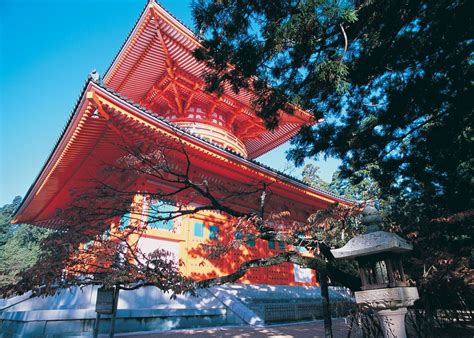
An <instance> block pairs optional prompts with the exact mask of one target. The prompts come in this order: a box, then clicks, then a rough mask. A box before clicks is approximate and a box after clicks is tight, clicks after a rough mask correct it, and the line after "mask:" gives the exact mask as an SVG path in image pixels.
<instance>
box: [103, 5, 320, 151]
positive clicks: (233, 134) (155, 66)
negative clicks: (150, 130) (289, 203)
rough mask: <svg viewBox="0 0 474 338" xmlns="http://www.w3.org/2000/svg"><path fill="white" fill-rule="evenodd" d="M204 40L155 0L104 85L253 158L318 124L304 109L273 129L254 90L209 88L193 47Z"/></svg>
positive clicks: (117, 59) (139, 21) (128, 40)
mask: <svg viewBox="0 0 474 338" xmlns="http://www.w3.org/2000/svg"><path fill="white" fill-rule="evenodd" d="M200 46H201V44H200V42H199V39H198V38H197V37H196V36H195V35H194V34H193V32H192V31H191V30H190V29H189V28H187V27H186V26H185V25H183V24H182V23H181V22H179V21H178V20H177V19H176V18H175V17H173V16H172V15H171V14H170V13H168V12H167V11H166V10H165V9H164V8H163V7H161V6H159V5H158V4H156V3H155V2H154V1H151V2H150V3H149V4H148V5H147V7H146V8H145V9H144V11H143V12H142V14H141V16H140V18H139V20H138V21H137V23H136V25H135V27H134V28H133V30H132V32H131V33H130V35H129V37H128V39H127V40H126V42H125V43H124V45H123V46H122V48H121V50H120V52H119V53H118V55H117V56H116V58H115V60H114V62H113V63H112V65H111V66H110V68H109V70H108V71H107V73H106V74H105V76H104V79H103V81H104V84H105V85H106V86H108V87H110V88H112V89H113V90H114V91H116V92H118V93H120V94H121V95H123V96H126V97H127V98H129V99H130V100H132V101H133V102H135V103H138V104H140V105H141V106H142V107H144V108H146V109H149V110H151V111H153V112H154V113H156V114H158V115H160V116H162V117H165V118H168V119H169V120H170V121H173V122H175V123H178V124H181V125H182V126H184V127H189V128H191V127H192V125H193V126H194V127H195V130H194V131H195V132H198V133H200V134H201V135H202V136H203V137H206V138H208V139H209V140H211V141H213V142H215V143H219V144H222V145H224V146H228V147H229V148H231V149H232V150H234V151H237V152H239V153H240V154H242V155H244V156H246V157H248V158H255V157H258V156H260V155H262V154H264V153H266V152H268V151H270V150H271V149H273V148H275V147H277V146H278V145H280V144H282V143H284V142H286V141H288V140H289V139H290V138H291V137H293V136H294V135H295V134H296V133H297V132H298V130H299V128H300V127H301V126H302V125H303V124H310V123H313V120H312V117H311V115H310V114H309V113H308V112H305V111H303V110H301V109H299V108H296V109H295V113H294V114H293V115H290V114H287V113H285V112H280V113H281V123H280V126H279V128H278V129H276V130H274V131H269V130H267V129H266V128H265V125H264V123H263V121H262V120H261V119H260V118H258V117H256V115H255V111H254V109H253V108H252V104H251V102H252V100H253V98H254V96H253V93H252V92H250V91H249V90H245V89H242V90H241V91H240V92H239V93H238V94H235V93H234V92H233V91H232V90H230V89H229V88H226V90H225V93H224V94H223V95H221V96H219V97H218V96H217V95H215V94H212V93H208V92H206V91H205V90H204V88H205V83H204V81H203V80H202V78H201V75H202V73H203V71H205V69H206V68H205V65H204V64H203V63H200V62H198V61H197V60H196V59H195V58H194V57H193V55H192V51H193V50H194V49H196V48H197V47H200Z"/></svg>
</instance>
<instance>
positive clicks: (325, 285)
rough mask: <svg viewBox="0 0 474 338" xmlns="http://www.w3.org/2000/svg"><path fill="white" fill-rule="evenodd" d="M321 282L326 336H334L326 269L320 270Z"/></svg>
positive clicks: (330, 337)
mask: <svg viewBox="0 0 474 338" xmlns="http://www.w3.org/2000/svg"><path fill="white" fill-rule="evenodd" d="M319 283H320V285H321V297H322V298H323V318H324V336H325V337H326V338H333V337H332V321H331V307H330V304H329V288H328V276H327V274H326V271H324V270H323V269H321V271H319Z"/></svg>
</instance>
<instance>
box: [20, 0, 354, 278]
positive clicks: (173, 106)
mask: <svg viewBox="0 0 474 338" xmlns="http://www.w3.org/2000/svg"><path fill="white" fill-rule="evenodd" d="M199 46H200V42H199V40H198V38H197V37H196V36H195V35H194V34H193V32H192V31H191V30H190V29H188V28H187V27H186V26H184V25H183V24H182V23H181V22H179V21H178V20H177V19H176V18H175V17H173V16H172V15H171V14H169V13H168V12H166V11H165V10H164V9H163V8H162V7H160V6H159V5H158V4H156V3H155V2H154V1H152V2H150V3H149V4H148V5H147V6H146V8H145V9H144V11H143V12H142V14H141V16H140V18H139V20H138V21H137V23H136V25H135V27H134V28H133V30H132V31H131V33H130V35H129V37H128V38H127V40H126V41H125V43H124V45H123V46H122V48H121V50H120V52H119V53H118V55H117V56H116V58H115V60H114V61H113V63H112V65H111V66H110V68H109V69H108V71H107V72H106V74H105V76H104V77H103V79H102V80H99V79H97V78H96V79H94V78H90V79H89V80H88V81H87V82H86V84H85V87H84V89H83V91H82V93H81V95H80V97H79V100H78V101H77V104H76V106H75V108H74V110H73V112H72V114H71V116H70V118H69V121H68V123H67V125H66V127H65V129H64V131H63V132H62V134H61V136H60V138H59V140H58V142H57V144H56V146H55V147H54V149H53V151H52V153H51V154H50V156H49V158H48V160H47V161H46V163H45V165H44V167H43V168H42V170H41V172H40V174H39V175H38V177H37V179H36V180H35V182H34V183H33V185H32V186H31V188H30V190H29V191H28V193H27V195H26V197H25V198H24V200H23V202H22V204H21V206H20V207H19V209H18V210H17V212H16V214H15V217H14V220H13V222H14V223H30V224H36V225H40V226H47V227H53V228H54V227H55V224H56V223H55V222H56V220H55V215H56V211H57V210H58V209H62V208H65V207H67V205H68V203H69V202H70V200H71V190H72V189H74V188H76V187H78V186H81V185H82V184H84V183H83V182H85V181H87V180H88V179H90V178H91V177H94V175H95V173H96V172H97V171H98V170H99V169H100V166H101V162H102V161H107V162H109V163H112V162H113V161H115V160H116V159H118V158H120V157H121V156H123V150H121V149H119V148H117V147H114V146H113V144H114V143H116V142H117V140H119V139H123V138H126V139H128V140H136V141H140V142H145V143H146V142H155V141H156V142H168V143H173V142H174V143H179V144H180V145H182V146H183V147H184V149H185V151H186V153H187V154H188V155H189V157H190V159H191V160H192V163H193V165H194V166H195V167H196V168H198V170H197V171H196V172H194V173H193V175H195V176H196V177H200V178H201V179H202V178H206V177H211V179H212V180H214V181H215V182H216V184H217V183H218V184H222V185H225V186H229V187H230V186H234V187H235V186H238V185H239V184H242V183H248V182H252V181H253V180H255V178H256V177H258V179H259V181H261V182H265V183H267V184H268V186H269V190H271V194H272V199H271V202H270V208H272V209H273V210H276V211H279V210H291V218H292V220H294V221H303V220H305V219H306V218H307V216H308V215H309V214H310V213H312V212H314V211H316V210H319V209H322V208H326V207H327V206H329V205H331V204H333V203H342V204H350V201H347V200H345V199H343V198H340V197H337V196H335V195H333V194H331V193H329V192H325V191H323V190H320V189H316V188H312V187H309V186H307V185H305V184H303V183H302V182H300V181H298V180H296V179H294V178H291V177H289V176H286V175H284V174H282V173H279V172H276V171H274V170H272V169H270V168H268V167H266V166H263V165H261V164H259V163H258V162H256V161H255V158H257V157H258V156H260V155H263V154H265V153H267V152H268V151H270V150H272V149H274V148H275V147H277V146H279V145H281V144H283V143H284V142H286V141H288V140H289V139H290V138H291V137H293V136H294V135H295V134H296V133H297V132H298V130H299V129H300V127H301V126H302V125H305V124H312V123H314V122H315V121H313V120H312V116H311V114H309V113H308V112H305V111H304V110H302V109H298V108H295V109H294V113H293V114H288V113H285V112H284V111H282V112H280V114H281V122H280V124H279V127H278V128H277V129H276V130H273V131H269V130H267V129H266V128H265V125H264V122H263V121H262V120H261V119H260V118H258V117H257V116H256V114H255V111H254V109H253V108H252V104H251V102H252V99H253V93H252V92H250V91H248V90H241V91H240V92H239V93H238V94H235V93H234V92H232V91H231V90H230V89H229V88H227V90H225V92H224V94H222V95H220V96H218V95H215V94H212V93H209V92H206V91H205V90H204V88H205V83H204V81H203V80H202V79H201V75H202V73H203V70H204V67H205V66H204V65H203V64H202V63H199V62H198V61H196V59H195V58H194V57H193V55H192V51H193V50H194V49H195V48H196V47H199ZM176 161H177V162H176V163H177V164H178V165H179V163H180V161H179V159H177V160H176ZM153 189H157V183H156V182H154V181H152V180H148V179H146V178H143V179H141V180H140V182H136V190H137V191H152V190H153ZM163 189H166V187H163ZM137 203H139V204H141V205H142V207H141V208H138V209H137V210H135V209H134V210H132V211H131V212H133V213H140V212H142V210H143V209H144V208H146V207H147V206H149V204H150V203H152V202H150V201H146V195H144V194H140V193H137V196H136V198H135V200H134V204H137ZM147 203H148V204H147ZM249 203H250V204H251V202H248V201H242V205H241V207H252V206H251V205H249ZM144 221H145V222H146V220H144ZM114 222H116V220H112V221H111V223H114ZM228 224H229V219H228V218H227V217H225V216H223V215H221V214H218V213H212V212H201V213H198V214H194V215H190V216H186V217H183V218H182V219H180V220H179V226H177V227H176V229H175V231H170V229H169V228H167V227H163V226H152V225H150V226H149V229H148V230H147V232H146V233H145V234H144V235H143V236H142V237H140V238H139V239H133V238H131V239H130V241H134V240H135V241H137V243H136V244H137V245H138V246H139V247H140V248H141V250H142V251H145V252H146V251H148V252H151V251H153V250H155V249H156V248H163V249H165V250H168V251H170V252H171V253H173V254H174V255H175V256H176V257H177V258H179V259H180V260H182V261H183V262H184V265H183V266H182V268H181V269H182V272H183V273H184V274H185V275H187V276H192V277H194V278H196V279H201V278H207V277H214V276H219V275H222V274H227V273H229V272H232V270H233V269H236V268H237V267H238V266H239V264H240V263H242V262H243V261H246V260H249V259H252V258H257V257H261V256H270V255H272V253H277V252H278V251H282V250H289V249H293V248H289V247H285V245H284V244H283V243H278V242H276V243H275V242H271V241H270V242H267V241H264V240H260V239H255V238H251V237H249V238H247V241H246V245H243V246H242V247H241V248H239V249H236V250H234V251H233V252H231V253H230V254H228V255H226V256H223V257H222V258H221V259H220V260H217V261H215V260H214V261H212V262H211V261H209V260H206V259H204V258H203V257H200V256H199V255H197V254H196V253H195V251H196V248H198V247H199V245H200V244H201V243H203V242H209V241H213V240H214V241H221V242H226V241H229V240H230V239H231V238H233V237H234V236H236V234H235V233H234V232H233V231H232V230H231V229H230V228H229V226H228ZM239 281H240V282H242V283H251V284H282V285H315V284H316V278H315V275H314V272H312V271H311V270H307V271H306V270H305V269H300V268H298V267H297V266H293V264H290V263H285V264H283V265H281V266H278V267H268V268H257V269H253V270H251V271H250V272H249V273H247V274H246V275H245V276H244V277H243V278H241V280H239Z"/></svg>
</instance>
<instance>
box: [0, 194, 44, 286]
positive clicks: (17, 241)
mask: <svg viewBox="0 0 474 338" xmlns="http://www.w3.org/2000/svg"><path fill="white" fill-rule="evenodd" d="M20 201H21V198H20V197H19V196H17V197H15V199H14V200H13V202H12V203H11V204H6V205H4V206H3V207H2V208H1V209H0V217H1V221H0V227H1V228H0V229H2V235H3V233H5V234H6V236H4V237H3V238H4V241H3V242H2V243H1V245H0V287H2V286H5V285H9V284H14V283H15V281H16V280H17V274H18V273H20V272H23V271H25V270H26V269H27V268H29V267H30V266H32V265H33V264H34V263H36V262H37V261H38V259H39V257H40V255H41V249H40V243H41V241H42V240H43V239H45V238H46V237H47V236H48V235H49V234H50V231H49V230H46V229H43V228H38V227H34V226H31V225H28V224H21V225H18V226H15V227H13V226H12V225H11V224H10V221H11V216H12V214H13V212H14V211H15V209H16V208H17V206H18V205H19V204H20ZM4 229H8V231H6V232H5V231H4Z"/></svg>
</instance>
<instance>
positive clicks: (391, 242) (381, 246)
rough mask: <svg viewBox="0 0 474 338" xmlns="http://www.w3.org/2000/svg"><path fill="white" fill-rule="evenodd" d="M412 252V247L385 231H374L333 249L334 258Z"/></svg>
mask: <svg viewBox="0 0 474 338" xmlns="http://www.w3.org/2000/svg"><path fill="white" fill-rule="evenodd" d="M411 250H413V245H411V244H410V243H408V242H407V241H406V240H404V239H403V238H401V237H400V236H398V235H396V234H394V233H391V232H386V231H375V232H370V233H367V234H363V235H359V236H356V237H354V238H352V239H351V240H350V241H349V242H347V243H346V245H344V246H343V247H342V248H339V249H333V250H331V253H332V254H333V256H334V258H339V259H340V258H345V259H347V258H352V259H354V258H358V257H364V256H365V257H367V256H374V255H378V254H381V253H398V254H403V253H405V252H408V251H411Z"/></svg>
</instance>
